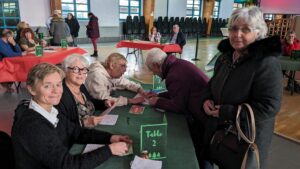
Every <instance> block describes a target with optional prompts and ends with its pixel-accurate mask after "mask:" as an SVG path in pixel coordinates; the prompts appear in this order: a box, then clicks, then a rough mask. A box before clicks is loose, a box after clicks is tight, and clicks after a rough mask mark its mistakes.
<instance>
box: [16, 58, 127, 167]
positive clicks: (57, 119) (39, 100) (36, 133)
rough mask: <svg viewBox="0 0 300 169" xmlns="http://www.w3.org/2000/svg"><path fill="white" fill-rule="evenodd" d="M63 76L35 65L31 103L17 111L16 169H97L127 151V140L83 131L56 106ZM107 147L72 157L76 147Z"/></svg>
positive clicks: (30, 75)
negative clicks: (78, 145) (85, 145)
mask: <svg viewBox="0 0 300 169" xmlns="http://www.w3.org/2000/svg"><path fill="white" fill-rule="evenodd" d="M63 76H64V73H63V71H62V70H61V69H59V68H58V67H57V66H54V65H51V64H49V63H41V64H38V65H35V66H34V67H33V68H32V69H31V70H30V72H29V73H28V77H27V89H28V91H29V93H30V94H31V97H32V98H31V100H30V102H29V103H28V102H22V103H20V104H19V106H18V107H17V109H16V111H15V117H14V122H13V127H12V141H13V147H14V156H15V165H16V166H15V168H16V169H21V168H22V169H24V168H25V169H26V168H28V169H29V168H45V169H46V168H47V169H67V168H90V169H92V168H96V167H97V166H99V165H100V164H101V163H103V162H104V161H106V160H107V159H109V158H110V157H111V156H112V155H117V156H120V155H123V154H124V153H125V152H126V151H128V147H127V144H131V143H132V140H131V139H130V138H129V137H128V136H123V135H112V134H110V133H107V132H104V131H99V130H94V129H85V128H80V127H79V126H78V125H75V124H74V123H72V122H70V121H69V120H68V119H67V118H66V117H65V116H64V115H63V114H62V113H61V112H60V111H58V110H57V109H56V108H55V107H54V105H57V104H58V103H59V101H60V98H61V95H62V92H63V87H62V78H63ZM75 143H80V144H88V143H93V144H105V146H103V147H101V148H98V149H96V150H94V151H92V152H89V153H85V154H77V155H72V154H70V152H69V150H70V147H71V146H72V145H73V144H75Z"/></svg>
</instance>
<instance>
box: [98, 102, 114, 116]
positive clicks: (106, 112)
mask: <svg viewBox="0 0 300 169" xmlns="http://www.w3.org/2000/svg"><path fill="white" fill-rule="evenodd" d="M116 105H117V104H116V103H115V104H114V105H112V106H111V107H109V108H107V109H106V110H104V111H103V112H102V113H101V116H104V115H107V114H108V113H110V112H111V111H112V109H114V108H115V107H116Z"/></svg>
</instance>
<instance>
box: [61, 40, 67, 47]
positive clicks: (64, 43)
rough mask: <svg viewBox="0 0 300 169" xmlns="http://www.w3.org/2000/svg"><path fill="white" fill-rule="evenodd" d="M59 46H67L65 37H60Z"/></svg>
mask: <svg viewBox="0 0 300 169" xmlns="http://www.w3.org/2000/svg"><path fill="white" fill-rule="evenodd" d="M60 46H61V48H67V47H68V41H67V39H61V40H60Z"/></svg>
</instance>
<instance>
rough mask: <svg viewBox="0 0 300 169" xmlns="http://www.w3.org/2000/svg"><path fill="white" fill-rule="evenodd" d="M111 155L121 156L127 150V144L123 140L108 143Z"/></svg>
mask: <svg viewBox="0 0 300 169" xmlns="http://www.w3.org/2000/svg"><path fill="white" fill-rule="evenodd" d="M109 148H110V150H111V153H112V154H113V155H117V156H121V155H123V154H125V153H126V152H127V151H128V146H127V144H126V143H125V142H117V143H112V144H110V145H109Z"/></svg>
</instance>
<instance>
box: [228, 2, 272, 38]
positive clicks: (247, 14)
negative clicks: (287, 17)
mask: <svg viewBox="0 0 300 169" xmlns="http://www.w3.org/2000/svg"><path fill="white" fill-rule="evenodd" d="M238 19H241V20H244V21H245V22H246V23H248V25H249V26H250V27H251V28H253V29H255V30H256V31H257V32H258V33H259V34H258V36H257V40H259V39H263V38H265V37H266V35H267V32H268V27H267V24H266V22H265V19H264V17H263V13H262V11H261V9H260V8H259V7H256V6H252V7H248V8H239V9H236V10H234V11H233V12H232V14H231V16H230V19H229V22H228V26H229V28H230V27H231V26H232V25H233V24H234V22H235V21H236V20H238Z"/></svg>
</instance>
